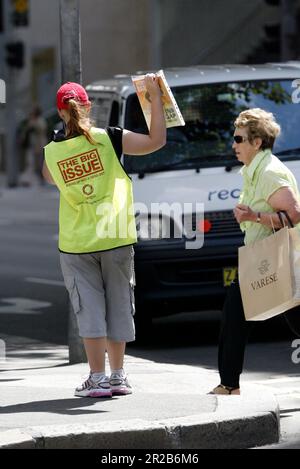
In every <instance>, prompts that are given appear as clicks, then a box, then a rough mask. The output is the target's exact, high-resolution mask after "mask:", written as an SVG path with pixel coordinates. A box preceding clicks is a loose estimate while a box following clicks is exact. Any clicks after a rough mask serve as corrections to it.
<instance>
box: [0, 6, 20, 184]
mask: <svg viewBox="0 0 300 469" xmlns="http://www.w3.org/2000/svg"><path fill="white" fill-rule="evenodd" d="M3 16H4V41H3V42H4V47H5V44H8V43H11V42H13V40H14V30H13V25H12V4H11V2H10V1H9V2H8V1H5V2H3ZM4 68H5V76H4V78H5V83H6V112H5V172H6V184H7V186H8V187H16V186H17V185H18V172H19V164H18V153H17V146H16V136H17V130H16V129H17V121H16V104H17V102H16V75H15V74H16V73H17V72H16V71H15V70H14V69H13V68H9V67H8V66H7V65H6V66H5V60H4ZM1 78H2V77H1Z"/></svg>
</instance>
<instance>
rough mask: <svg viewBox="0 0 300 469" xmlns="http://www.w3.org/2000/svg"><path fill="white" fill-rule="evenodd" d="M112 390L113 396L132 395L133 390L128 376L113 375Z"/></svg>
mask: <svg viewBox="0 0 300 469" xmlns="http://www.w3.org/2000/svg"><path fill="white" fill-rule="evenodd" d="M109 384H110V389H111V393H112V395H113V396H125V395H126V394H132V388H131V386H130V384H129V382H128V379H127V376H126V375H120V374H119V373H112V374H111V375H110V379H109Z"/></svg>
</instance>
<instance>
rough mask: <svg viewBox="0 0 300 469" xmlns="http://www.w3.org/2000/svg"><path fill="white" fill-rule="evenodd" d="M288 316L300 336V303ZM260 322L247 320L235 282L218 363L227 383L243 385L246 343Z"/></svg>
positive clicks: (224, 318)
mask: <svg viewBox="0 0 300 469" xmlns="http://www.w3.org/2000/svg"><path fill="white" fill-rule="evenodd" d="M284 316H285V318H286V320H287V322H288V325H289V327H290V329H291V330H292V332H293V333H294V334H295V335H296V336H298V337H300V306H296V307H295V308H292V309H290V310H289V311H287V312H286V313H284ZM258 322H260V321H246V320H245V316H244V309H243V303H242V297H241V292H240V286H239V283H238V282H235V283H232V284H231V286H230V287H229V291H228V293H227V296H226V299H225V303H224V308H223V315H222V321H221V332H220V339H219V352H218V366H219V373H220V378H221V383H222V384H223V385H224V386H230V387H234V388H238V387H239V380H240V374H241V373H242V371H243V365H244V354H245V348H246V344H247V341H248V338H249V334H250V332H251V330H252V329H253V327H254V326H255V325H256V324H257V323H258Z"/></svg>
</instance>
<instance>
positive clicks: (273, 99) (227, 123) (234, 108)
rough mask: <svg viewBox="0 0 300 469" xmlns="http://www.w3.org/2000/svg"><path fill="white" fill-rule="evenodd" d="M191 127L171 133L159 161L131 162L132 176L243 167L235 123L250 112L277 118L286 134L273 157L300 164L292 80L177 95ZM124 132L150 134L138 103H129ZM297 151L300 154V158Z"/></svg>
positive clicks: (298, 110) (299, 117) (299, 110)
mask: <svg viewBox="0 0 300 469" xmlns="http://www.w3.org/2000/svg"><path fill="white" fill-rule="evenodd" d="M172 91H173V93H174V96H175V99H176V101H177V103H178V105H179V108H180V110H181V112H182V114H183V117H184V120H185V122H186V125H185V126H184V127H173V128H170V129H168V131H167V145H166V146H165V147H164V148H162V149H161V150H159V151H158V152H156V153H157V155H156V156H154V155H149V156H145V157H143V158H128V157H126V156H125V161H124V164H125V168H126V171H127V172H129V173H136V172H138V173H139V172H143V171H147V170H148V171H161V170H173V169H186V168H201V167H212V166H223V165H232V164H239V163H238V162H237V159H236V157H235V154H234V152H233V150H232V135H233V132H234V125H233V123H234V120H235V119H236V117H237V116H238V114H239V113H240V112H241V111H243V110H245V109H248V108H253V107H260V108H263V109H265V110H266V111H271V112H273V113H274V115H275V117H276V119H277V121H278V123H279V124H280V125H281V128H282V132H281V135H280V136H279V137H278V139H277V141H276V144H275V147H274V149H273V151H274V153H275V154H277V155H278V156H280V155H282V159H287V158H289V159H290V158H291V157H296V158H300V153H299V148H300V132H299V130H298V126H299V122H300V106H296V105H295V104H293V103H292V92H293V91H294V89H293V87H292V80H270V81H266V80H264V81H244V82H235V83H211V84H206V85H195V86H183V87H178V88H173V89H172ZM125 127H126V128H128V129H130V130H133V131H137V132H142V133H146V132H147V127H146V123H145V119H144V117H143V115H142V112H141V108H140V106H139V103H138V100H137V98H136V97H134V95H132V96H131V97H130V99H128V102H127V109H126V114H125ZM294 149H297V151H296V152H295V151H294Z"/></svg>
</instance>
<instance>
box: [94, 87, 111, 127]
mask: <svg viewBox="0 0 300 469" xmlns="http://www.w3.org/2000/svg"><path fill="white" fill-rule="evenodd" d="M90 99H91V101H92V108H91V118H92V120H93V121H94V122H95V124H96V126H97V127H100V128H105V127H106V126H107V124H108V122H109V120H110V116H111V113H112V99H111V96H109V95H106V96H105V97H99V98H93V97H91V98H90Z"/></svg>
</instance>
